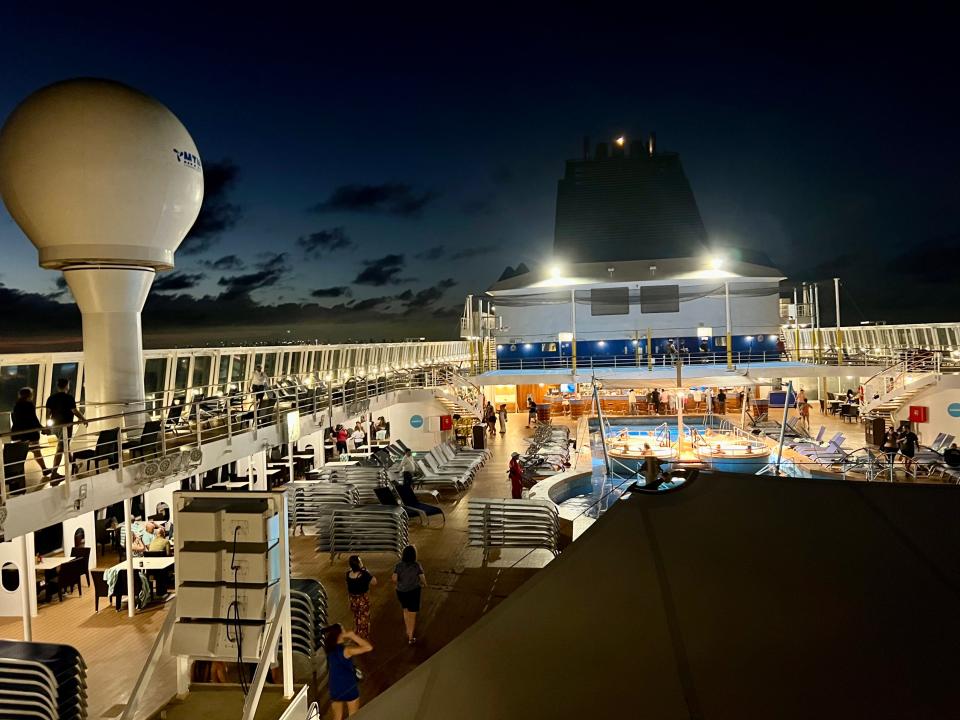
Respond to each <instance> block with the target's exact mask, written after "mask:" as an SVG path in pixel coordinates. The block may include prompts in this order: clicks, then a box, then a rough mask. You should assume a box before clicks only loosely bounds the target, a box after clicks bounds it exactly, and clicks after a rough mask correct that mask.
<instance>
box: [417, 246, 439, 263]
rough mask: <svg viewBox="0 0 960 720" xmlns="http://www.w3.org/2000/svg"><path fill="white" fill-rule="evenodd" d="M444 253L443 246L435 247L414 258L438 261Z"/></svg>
mask: <svg viewBox="0 0 960 720" xmlns="http://www.w3.org/2000/svg"><path fill="white" fill-rule="evenodd" d="M446 251H447V250H446V248H445V247H443V245H437V246H436V247H432V248H427V249H426V250H424V251H423V252H418V253H417V254H416V255H414V257H415V258H416V259H417V260H439V259H440V258H442V257H443V255H444V253H445V252H446Z"/></svg>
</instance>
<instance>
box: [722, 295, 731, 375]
mask: <svg viewBox="0 0 960 720" xmlns="http://www.w3.org/2000/svg"><path fill="white" fill-rule="evenodd" d="M723 302H724V307H725V308H726V312H727V370H733V339H732V336H731V332H730V283H728V282H725V283H724V284H723Z"/></svg>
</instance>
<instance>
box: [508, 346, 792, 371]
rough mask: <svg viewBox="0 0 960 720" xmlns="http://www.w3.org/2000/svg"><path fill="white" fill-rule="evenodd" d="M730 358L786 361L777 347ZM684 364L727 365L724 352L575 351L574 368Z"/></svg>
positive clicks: (552, 359)
mask: <svg viewBox="0 0 960 720" xmlns="http://www.w3.org/2000/svg"><path fill="white" fill-rule="evenodd" d="M732 358H733V362H734V364H736V365H750V364H753V363H770V362H781V361H787V360H788V358H787V357H786V356H785V355H784V354H781V353H778V352H777V351H775V350H774V351H771V352H766V351H764V352H740V351H737V352H734V353H732ZM678 362H679V363H681V364H683V365H726V364H727V353H726V352H682V353H677V354H675V355H668V354H661V355H654V356H653V357H652V362H651V358H650V357H649V356H646V355H634V354H629V355H578V356H577V368H578V369H580V370H587V369H591V368H650V367H676V365H677V363H678ZM572 366H573V358H571V357H570V356H569V355H564V356H563V357H559V356H549V357H536V358H498V360H497V369H499V370H550V369H562V368H572Z"/></svg>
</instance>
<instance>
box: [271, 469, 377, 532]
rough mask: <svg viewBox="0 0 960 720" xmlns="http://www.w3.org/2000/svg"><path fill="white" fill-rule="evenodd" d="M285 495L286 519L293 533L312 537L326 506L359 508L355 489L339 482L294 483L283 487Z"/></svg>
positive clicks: (308, 481)
mask: <svg viewBox="0 0 960 720" xmlns="http://www.w3.org/2000/svg"><path fill="white" fill-rule="evenodd" d="M286 493H287V503H288V505H289V508H290V510H289V512H288V513H287V515H288V519H289V522H290V527H291V528H292V529H293V531H294V532H296V531H297V530H301V531H303V532H308V531H309V532H310V534H314V533H316V527H317V525H318V524H319V523H320V521H321V518H322V516H323V515H324V514H326V510H325V509H324V508H325V506H326V505H329V504H330V503H336V504H340V505H359V504H360V492H359V491H358V490H357V488H356V486H354V485H351V484H349V483H343V482H335V483H334V482H328V481H326V480H295V481H294V482H292V483H289V484H288V485H287V490H286Z"/></svg>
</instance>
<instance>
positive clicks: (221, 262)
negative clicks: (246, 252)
mask: <svg viewBox="0 0 960 720" xmlns="http://www.w3.org/2000/svg"><path fill="white" fill-rule="evenodd" d="M200 264H201V265H202V266H203V267H205V268H209V269H211V270H242V269H243V268H244V264H243V260H241V259H240V257H239V256H237V255H224V256H223V257H222V258H220V259H218V260H212V261H211V260H201V261H200Z"/></svg>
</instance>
